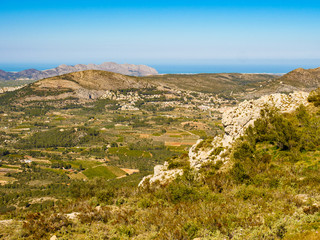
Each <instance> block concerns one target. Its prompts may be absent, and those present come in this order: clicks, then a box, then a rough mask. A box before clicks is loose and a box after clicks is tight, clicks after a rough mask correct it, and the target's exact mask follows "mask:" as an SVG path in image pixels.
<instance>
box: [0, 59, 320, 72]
mask: <svg viewBox="0 0 320 240" xmlns="http://www.w3.org/2000/svg"><path fill="white" fill-rule="evenodd" d="M231 62H232V63H228V62H226V61H222V63H218V62H215V63H209V64H208V63H204V64H191V63H188V64H177V63H174V64H165V63H163V64H159V63H158V64H152V63H151V64H148V63H143V62H139V63H135V64H144V65H148V66H150V67H153V68H155V69H156V70H157V71H158V72H159V74H166V73H168V74H175V73H234V72H237V73H276V74H277V73H287V72H290V71H291V70H293V69H296V68H299V67H302V68H306V69H307V68H316V67H318V66H319V65H320V60H300V61H299V62H298V61H297V62H292V61H283V62H282V63H280V62H279V61H274V63H271V62H268V63H261V62H256V63H253V62H244V63H235V62H233V61H231ZM88 63H89V62H88ZM88 63H85V64H88ZM100 63H101V62H95V64H100ZM60 64H63V63H52V64H49V63H21V64H16V63H15V64H0V69H1V70H4V71H11V72H18V71H22V70H25V69H30V68H34V69H37V70H46V69H50V68H55V67H57V66H59V65H60ZM66 64H68V65H75V64H78V63H66Z"/></svg>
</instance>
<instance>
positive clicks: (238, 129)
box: [139, 92, 309, 187]
mask: <svg viewBox="0 0 320 240" xmlns="http://www.w3.org/2000/svg"><path fill="white" fill-rule="evenodd" d="M308 95H309V93H307V92H294V93H291V94H289V95H286V94H280V93H276V94H271V95H266V96H263V97H261V98H259V99H257V100H249V101H247V100H246V101H244V102H242V103H240V104H239V105H238V106H236V107H234V108H231V109H229V110H227V111H226V112H225V113H224V114H223V116H222V124H223V126H224V131H225V132H224V134H223V135H220V136H216V137H215V138H214V139H213V141H212V142H211V143H210V146H209V147H205V148H199V146H201V143H202V142H203V140H198V141H197V143H196V144H195V145H193V146H192V147H191V148H190V150H189V162H190V167H191V169H194V170H195V171H198V170H199V169H200V168H201V166H202V165H203V164H204V163H207V162H210V161H214V162H216V161H219V160H220V161H223V162H224V163H227V162H228V160H229V159H228V157H227V156H226V154H225V153H226V152H227V150H228V148H230V147H231V146H232V144H233V143H234V142H235V140H236V139H237V138H239V137H240V136H241V135H243V134H244V132H245V130H246V129H247V128H248V127H249V126H250V125H252V124H253V123H254V121H255V120H257V119H258V118H259V117H260V112H261V110H262V109H264V108H266V107H273V108H277V109H279V111H280V112H292V111H294V110H295V109H296V108H297V107H299V106H300V105H301V104H303V105H307V104H308V100H307V98H308ZM219 149H220V151H217V150H219ZM154 169H155V170H154V174H153V175H149V176H146V177H144V178H143V179H142V181H141V182H140V183H139V186H140V187H145V186H147V185H152V184H155V183H157V184H159V185H165V184H167V183H169V182H171V181H172V180H174V179H175V178H177V177H178V176H181V175H182V174H183V170H182V169H170V170H168V163H167V162H165V163H164V165H158V166H155V168H154Z"/></svg>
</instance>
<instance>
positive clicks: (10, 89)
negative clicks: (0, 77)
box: [0, 85, 25, 93]
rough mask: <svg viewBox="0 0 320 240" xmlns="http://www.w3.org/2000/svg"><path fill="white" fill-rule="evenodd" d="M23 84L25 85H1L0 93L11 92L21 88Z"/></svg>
mask: <svg viewBox="0 0 320 240" xmlns="http://www.w3.org/2000/svg"><path fill="white" fill-rule="evenodd" d="M24 86H25V85H23V86H19V87H2V88H0V93H5V92H12V91H15V90H18V89H20V88H23V87H24Z"/></svg>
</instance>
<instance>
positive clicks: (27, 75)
mask: <svg viewBox="0 0 320 240" xmlns="http://www.w3.org/2000/svg"><path fill="white" fill-rule="evenodd" d="M85 70H102V71H109V72H115V73H121V74H124V75H129V76H148V75H155V74H158V72H157V70H155V69H154V68H151V67H148V66H146V65H134V64H117V63H113V62H104V63H102V64H100V65H99V64H88V65H85V64H77V65H75V66H71V65H66V64H62V65H60V66H58V67H56V68H53V69H48V70H44V71H39V70H37V69H27V70H23V71H20V72H16V73H15V72H5V71H3V70H0V81H5V80H39V79H43V78H48V77H53V76H58V75H63V74H67V73H72V72H79V71H85Z"/></svg>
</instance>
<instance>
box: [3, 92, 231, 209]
mask: <svg viewBox="0 0 320 240" xmlns="http://www.w3.org/2000/svg"><path fill="white" fill-rule="evenodd" d="M18 91H19V90H18ZM10 94H11V95H10ZM12 94H16V93H14V92H13V93H9V95H8V96H9V97H10V96H13V95H12ZM112 94H113V96H116V97H117V99H100V100H95V101H89V102H86V103H82V104H70V105H65V104H60V102H59V101H51V102H46V101H38V102H36V101H32V102H24V103H23V104H21V102H20V103H18V104H11V103H10V101H7V102H6V101H4V102H3V103H4V104H3V105H1V106H0V116H1V117H0V140H1V141H0V149H1V150H0V165H1V166H0V192H1V194H4V198H2V199H1V202H0V210H1V212H2V213H9V214H10V212H14V211H16V210H22V211H26V212H29V211H30V210H32V209H34V211H36V210H39V209H46V208H50V206H53V205H55V204H56V203H58V202H65V200H66V199H68V198H70V197H72V196H73V194H76V193H72V192H73V191H75V188H74V187H73V190H72V191H71V190H70V191H69V190H67V189H70V187H71V186H75V185H76V184H82V183H83V182H88V181H98V180H99V179H103V181H107V183H108V182H109V183H108V184H109V185H114V184H116V185H117V184H118V183H117V182H119V183H120V182H121V184H124V185H130V184H134V185H135V186H136V185H137V184H138V182H139V181H140V180H141V179H142V177H143V176H145V175H148V174H150V173H151V172H152V171H153V168H154V166H155V165H158V164H163V163H164V161H166V160H168V159H170V158H172V157H174V156H179V155H181V154H185V153H187V151H188V150H189V148H190V147H191V146H192V145H193V144H195V143H196V142H197V140H198V139H200V138H207V137H210V136H211V137H212V136H214V135H216V134H218V133H219V132H220V131H221V128H222V127H221V123H220V120H219V116H221V112H216V113H215V114H216V115H215V116H217V117H216V118H212V115H211V112H210V111H209V110H199V106H202V105H203V104H204V102H207V104H211V106H212V107H214V106H215V105H217V104H218V105H219V106H221V105H225V106H232V104H233V103H232V102H229V101H226V100H219V101H218V102H213V101H212V100H210V99H212V98H215V96H214V95H212V96H211V95H210V96H209V95H201V94H190V93H187V92H185V93H181V92H175V91H172V90H171V92H168V90H157V89H154V88H153V89H145V90H134V89H133V90H129V91H124V90H122V91H120V92H119V91H118V92H113V93H112ZM132 96H138V97H136V98H135V99H134V101H133V100H132ZM2 99H4V100H6V99H8V98H7V95H3V96H2ZM0 100H1V95H0ZM186 101H188V104H187V105H186ZM123 106H134V107H135V108H128V107H123ZM186 106H187V107H186ZM70 194H71V195H70ZM15 196H16V197H15ZM18 196H19V197H18ZM47 198H49V200H41V201H40V200H37V199H47ZM26 206H27V207H26Z"/></svg>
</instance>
